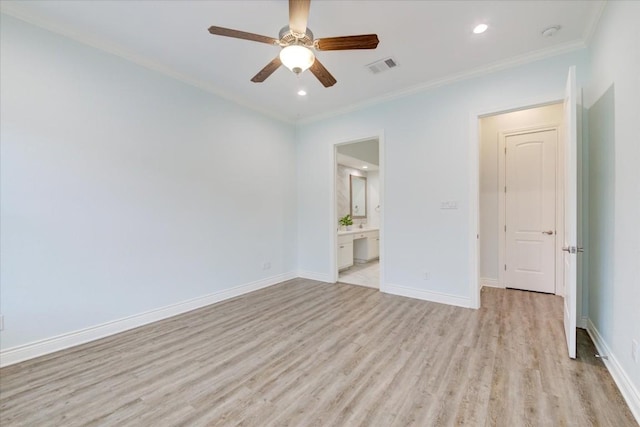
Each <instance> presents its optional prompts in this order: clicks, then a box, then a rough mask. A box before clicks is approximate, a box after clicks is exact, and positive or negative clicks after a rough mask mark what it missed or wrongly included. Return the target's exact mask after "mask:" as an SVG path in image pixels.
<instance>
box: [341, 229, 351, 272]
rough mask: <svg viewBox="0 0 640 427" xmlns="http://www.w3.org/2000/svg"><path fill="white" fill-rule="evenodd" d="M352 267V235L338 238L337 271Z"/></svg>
mask: <svg viewBox="0 0 640 427" xmlns="http://www.w3.org/2000/svg"><path fill="white" fill-rule="evenodd" d="M352 265H353V234H347V235H344V236H338V270H342V269H345V268H348V267H351V266H352Z"/></svg>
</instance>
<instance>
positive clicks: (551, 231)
mask: <svg viewBox="0 0 640 427" xmlns="http://www.w3.org/2000/svg"><path fill="white" fill-rule="evenodd" d="M542 234H547V235H549V236H551V235H552V234H553V230H547V231H543V232H542Z"/></svg>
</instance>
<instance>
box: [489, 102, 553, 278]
mask: <svg viewBox="0 0 640 427" xmlns="http://www.w3.org/2000/svg"><path fill="white" fill-rule="evenodd" d="M561 123H562V104H553V105H545V106H542V107H536V108H529V109H526V110H520V111H512V112H510V113H504V114H497V115H492V116H488V117H483V118H482V119H481V120H480V277H481V278H485V279H489V280H492V281H495V282H497V281H498V275H499V273H498V269H499V266H498V246H499V244H500V239H499V237H500V230H499V227H498V212H499V210H500V209H501V207H500V206H499V205H498V193H499V188H498V182H499V179H498V171H499V165H498V157H499V153H498V147H499V135H500V133H501V132H502V133H504V132H510V131H517V130H520V129H526V128H533V127H541V126H548V125H550V124H557V125H559V124H561ZM503 285H504V284H503Z"/></svg>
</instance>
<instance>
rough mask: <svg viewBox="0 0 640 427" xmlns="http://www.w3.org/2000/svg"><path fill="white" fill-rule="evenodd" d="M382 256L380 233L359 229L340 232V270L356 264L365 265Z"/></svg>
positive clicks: (374, 230) (376, 230) (373, 230)
mask: <svg viewBox="0 0 640 427" xmlns="http://www.w3.org/2000/svg"><path fill="white" fill-rule="evenodd" d="M379 256H380V231H379V230H378V229H358V230H351V231H340V232H338V270H342V269H345V268H348V267H351V266H352V265H353V263H354V261H355V262H358V263H365V262H368V261H371V260H373V259H376V258H378V257H379Z"/></svg>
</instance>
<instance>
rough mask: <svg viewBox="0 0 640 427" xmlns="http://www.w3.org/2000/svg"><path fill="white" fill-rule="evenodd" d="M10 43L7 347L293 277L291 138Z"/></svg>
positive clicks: (244, 116)
mask: <svg viewBox="0 0 640 427" xmlns="http://www.w3.org/2000/svg"><path fill="white" fill-rule="evenodd" d="M1 31H2V33H1V37H0V39H1V43H2V44H1V49H0V54H1V61H0V64H1V67H2V68H1V79H2V80H1V83H0V84H1V91H2V104H1V114H0V117H1V120H2V122H1V126H0V128H1V132H2V133H1V141H2V152H1V174H2V175H1V183H2V188H1V206H2V208H1V209H2V210H1V226H2V230H1V241H0V243H1V250H2V269H1V296H2V300H1V303H0V310H1V312H2V314H4V316H5V330H4V331H2V340H1V344H2V349H3V350H4V349H7V348H12V347H14V346H20V345H23V344H27V343H32V342H34V341H37V340H42V339H45V338H50V337H53V336H56V335H59V334H65V333H69V332H72V331H77V330H79V329H83V328H87V327H92V326H95V325H99V324H102V323H104V322H108V321H112V320H116V319H121V318H123V317H126V316H131V315H135V314H139V313H142V312H146V311H148V310H152V309H156V308H159V307H165V306H167V305H170V304H174V303H178V302H181V301H185V300H188V299H191V298H196V297H200V296H203V295H208V294H211V293H216V292H219V291H222V290H225V289H230V288H232V287H235V286H238V285H244V284H247V283H253V282H255V281H260V280H264V279H267V278H269V277H273V276H278V275H280V274H283V273H287V272H294V271H295V269H296V232H295V230H296V219H297V216H296V192H295V191H296V190H295V178H296V177H295V166H294V164H295V146H294V142H295V141H294V139H295V133H294V128H293V126H291V125H289V124H284V123H280V122H277V121H274V120H272V119H268V118H265V117H263V116H261V115H259V114H257V113H254V112H251V111H249V110H246V109H244V108H242V107H239V106H237V105H235V104H233V103H230V102H227V101H224V100H222V99H220V98H217V97H215V96H213V95H210V94H208V93H205V92H203V91H201V90H199V89H196V88H194V87H191V86H188V85H185V84H183V83H180V82H177V81H175V80H172V79H169V78H166V77H164V76H161V75H160V74H158V73H156V72H153V71H150V70H147V69H145V68H141V67H139V66H137V65H134V64H132V63H130V62H127V61H125V60H122V59H120V58H118V57H115V56H112V55H110V54H107V53H103V52H101V51H98V50H96V49H93V48H90V47H87V46H85V45H82V44H79V43H76V42H74V41H71V40H69V39H66V38H63V37H60V36H58V35H55V34H52V33H49V32H47V31H45V30H42V29H38V28H36V27H33V26H31V25H28V24H26V23H23V22H21V21H19V20H16V19H14V18H11V17H8V16H5V15H3V16H2V29H1ZM266 261H270V262H271V269H270V270H263V269H262V267H263V263H264V262H266Z"/></svg>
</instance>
